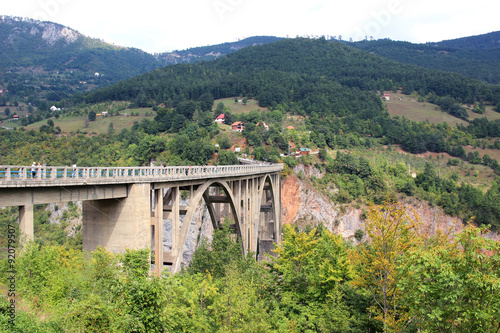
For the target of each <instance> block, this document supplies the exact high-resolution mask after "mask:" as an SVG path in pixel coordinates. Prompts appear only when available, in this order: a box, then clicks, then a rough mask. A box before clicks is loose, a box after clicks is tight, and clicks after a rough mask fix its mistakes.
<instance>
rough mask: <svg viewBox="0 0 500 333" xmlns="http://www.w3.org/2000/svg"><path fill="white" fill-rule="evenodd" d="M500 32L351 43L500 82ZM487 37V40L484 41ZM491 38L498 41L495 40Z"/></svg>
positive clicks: (399, 58) (418, 63)
mask: <svg viewBox="0 0 500 333" xmlns="http://www.w3.org/2000/svg"><path fill="white" fill-rule="evenodd" d="M499 34H500V33H498V32H496V33H492V34H491V36H490V34H488V35H482V36H475V37H472V38H470V39H464V40H462V39H456V40H453V41H443V42H437V43H427V44H413V43H410V42H402V41H392V40H389V39H381V40H374V41H362V42H355V43H349V44H348V45H351V46H354V47H356V48H359V49H361V50H365V51H368V52H373V53H375V54H377V55H380V56H382V57H385V58H389V59H393V60H396V61H399V62H402V63H406V64H412V65H416V66H420V67H423V68H429V69H436V70H442V71H448V72H455V73H459V74H463V75H466V76H468V77H472V78H475V79H478V80H482V81H485V82H488V83H493V84H498V83H500V70H499V68H500V52H499V51H500V48H499V46H498V43H496V40H498V35H499ZM483 39H486V42H485V41H483ZM491 39H494V40H495V43H491Z"/></svg>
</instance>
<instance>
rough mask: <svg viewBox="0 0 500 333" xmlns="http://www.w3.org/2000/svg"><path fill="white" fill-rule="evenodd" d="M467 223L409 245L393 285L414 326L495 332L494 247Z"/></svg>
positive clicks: (498, 286)
mask: <svg viewBox="0 0 500 333" xmlns="http://www.w3.org/2000/svg"><path fill="white" fill-rule="evenodd" d="M486 232H487V229H486V228H485V227H482V228H478V227H475V226H473V225H472V224H469V225H468V226H467V227H466V228H465V229H464V230H462V231H461V232H460V233H458V234H457V235H455V237H451V236H450V235H449V234H439V233H438V234H437V235H435V236H433V237H432V238H430V239H429V240H427V242H426V244H425V246H420V247H414V248H412V249H411V250H410V251H409V252H408V255H407V256H406V257H405V258H404V260H403V262H402V265H401V266H400V267H399V273H400V275H401V277H402V278H401V279H400V280H399V282H398V285H399V287H400V289H401V291H402V293H403V295H405V297H404V299H405V303H406V304H407V305H408V307H409V309H410V314H411V315H412V316H413V317H414V318H415V320H416V322H417V325H418V328H419V329H422V330H423V331H426V332H498V331H499V330H500V319H499V318H500V317H499V315H498V314H499V311H500V243H499V242H497V241H494V240H491V239H488V238H487V237H485V234H486Z"/></svg>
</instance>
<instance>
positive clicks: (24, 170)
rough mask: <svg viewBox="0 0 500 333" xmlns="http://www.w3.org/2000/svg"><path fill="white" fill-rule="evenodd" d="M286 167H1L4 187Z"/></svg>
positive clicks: (212, 174)
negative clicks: (28, 183) (12, 184)
mask: <svg viewBox="0 0 500 333" xmlns="http://www.w3.org/2000/svg"><path fill="white" fill-rule="evenodd" d="M282 169H283V165H282V164H271V165H269V164H265V165H258V164H254V165H221V166H212V165H205V166H167V167H105V168H103V167H83V168H82V167H64V166H62V167H61V166H40V167H38V166H37V167H32V166H12V165H0V184H1V183H2V182H6V181H10V182H12V181H17V180H19V181H27V180H30V181H53V180H68V181H71V180H90V179H95V180H106V179H109V180H115V181H116V180H121V179H122V180H123V181H126V180H128V179H129V180H137V179H144V180H146V179H152V178H165V179H172V178H175V179H179V178H204V177H223V176H232V175H242V174H252V173H256V172H276V171H280V170H282Z"/></svg>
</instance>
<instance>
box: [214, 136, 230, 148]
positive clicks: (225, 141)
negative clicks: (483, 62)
mask: <svg viewBox="0 0 500 333" xmlns="http://www.w3.org/2000/svg"><path fill="white" fill-rule="evenodd" d="M217 143H218V144H219V148H220V149H229V148H231V146H232V144H231V140H230V139H229V137H228V136H227V135H226V134H222V135H221V136H220V137H219V138H218V139H217Z"/></svg>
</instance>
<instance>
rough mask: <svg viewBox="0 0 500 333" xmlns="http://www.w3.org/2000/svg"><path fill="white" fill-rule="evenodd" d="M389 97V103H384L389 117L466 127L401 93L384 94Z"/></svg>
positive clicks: (465, 123) (426, 104)
mask: <svg viewBox="0 0 500 333" xmlns="http://www.w3.org/2000/svg"><path fill="white" fill-rule="evenodd" d="M386 93H387V94H389V95H390V96H391V100H390V101H384V104H385V105H387V110H388V111H389V113H390V114H391V116H393V117H394V116H399V117H405V118H408V119H410V120H413V121H426V120H427V121H429V123H431V124H440V123H448V124H449V125H451V126H455V125H456V124H463V125H465V126H466V125H467V124H468V123H467V122H466V121H464V120H462V119H458V118H455V117H453V116H452V115H450V114H448V113H446V112H443V111H441V110H439V107H438V106H437V105H435V104H431V103H427V102H424V103H421V102H417V100H416V99H415V98H413V97H411V96H407V95H403V94H401V93H394V92H386Z"/></svg>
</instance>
